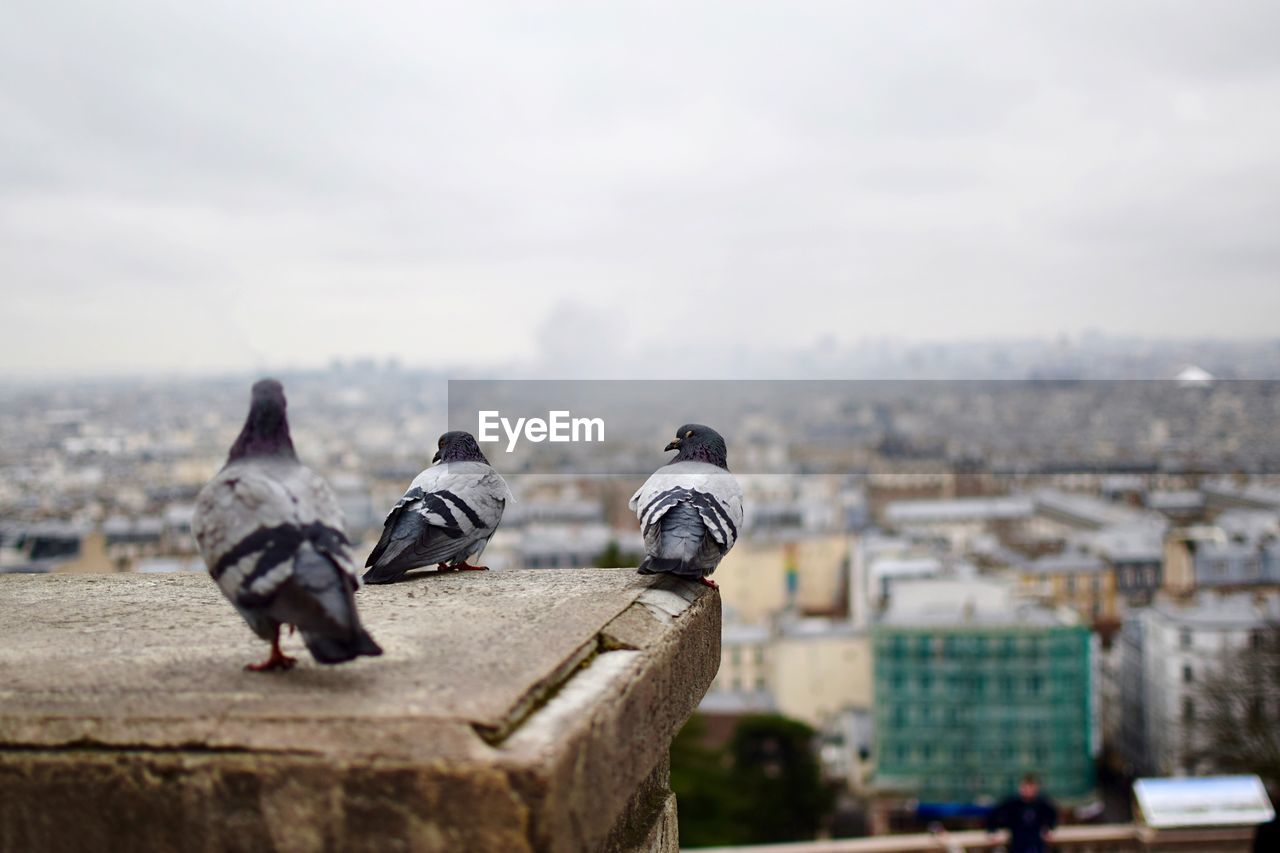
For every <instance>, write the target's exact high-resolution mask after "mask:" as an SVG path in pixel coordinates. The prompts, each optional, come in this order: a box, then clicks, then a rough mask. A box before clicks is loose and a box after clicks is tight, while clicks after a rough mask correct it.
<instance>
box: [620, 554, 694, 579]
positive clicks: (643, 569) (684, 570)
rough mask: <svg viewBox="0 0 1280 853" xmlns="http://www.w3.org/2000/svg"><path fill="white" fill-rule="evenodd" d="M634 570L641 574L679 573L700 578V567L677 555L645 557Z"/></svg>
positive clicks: (686, 576)
mask: <svg viewBox="0 0 1280 853" xmlns="http://www.w3.org/2000/svg"><path fill="white" fill-rule="evenodd" d="M636 572H637V573H638V574H642V575H658V574H668V575H679V576H680V577H682V578H693V579H694V580H700V579H701V578H702V569H700V568H698V567H697V566H695V565H694V564H693V562H692V561H691V560H681V559H680V558H678V557H645V558H644V562H642V563H641V564H640V568H638V569H636Z"/></svg>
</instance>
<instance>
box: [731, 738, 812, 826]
mask: <svg viewBox="0 0 1280 853" xmlns="http://www.w3.org/2000/svg"><path fill="white" fill-rule="evenodd" d="M815 740H816V733H815V732H814V730H813V729H811V728H809V727H808V726H806V725H805V724H804V723H801V722H798V721H796V720H791V719H788V718H786V717H782V716H777V715H768V716H764V715H762V716H754V717H744V718H743V719H742V720H741V721H740V722H739V723H738V726H737V728H736V729H734V732H733V740H732V741H731V742H730V745H729V750H730V754H731V755H732V756H733V767H734V774H733V775H734V784H735V786H736V787H737V788H738V791H739V792H740V793H741V795H742V797H743V805H744V806H745V810H744V811H743V812H742V813H740V814H739V816H738V817H739V820H740V821H741V822H742V824H743V825H744V826H745V827H747V830H748V834H749V836H750V838H749V843H766V842H772V841H795V840H803V839H811V838H813V837H814V835H815V834H816V833H817V831H818V827H819V826H820V825H821V822H822V819H823V817H824V816H825V815H826V814H827V812H828V811H829V810H830V808H831V802H832V798H831V792H830V791H829V790H828V789H827V788H826V786H824V785H823V782H822V772H821V768H820V767H819V766H818V759H817V756H816V755H815V753H814V743H815Z"/></svg>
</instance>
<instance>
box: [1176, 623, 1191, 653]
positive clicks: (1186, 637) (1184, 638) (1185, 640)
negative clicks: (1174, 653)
mask: <svg viewBox="0 0 1280 853" xmlns="http://www.w3.org/2000/svg"><path fill="white" fill-rule="evenodd" d="M1178 645H1179V646H1181V647H1182V648H1184V649H1189V648H1191V629H1190V628H1183V629H1182V630H1181V631H1179V632H1178Z"/></svg>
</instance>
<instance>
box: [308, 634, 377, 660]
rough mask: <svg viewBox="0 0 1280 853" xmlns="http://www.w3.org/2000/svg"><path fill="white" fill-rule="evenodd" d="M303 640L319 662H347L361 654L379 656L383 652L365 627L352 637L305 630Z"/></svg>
mask: <svg viewBox="0 0 1280 853" xmlns="http://www.w3.org/2000/svg"><path fill="white" fill-rule="evenodd" d="M302 641H303V642H304V643H306V644H307V651H309V652H311V656H312V657H313V658H315V659H316V662H317V663H346V662H347V661H349V660H355V659H356V658H357V657H360V656H361V655H368V656H369V657H377V656H378V655H380V654H382V647H381V646H379V645H378V644H377V643H376V642H374V639H373V637H371V636H369V632H368V631H366V630H365V629H364V628H358V629H357V630H356V633H355V635H354V636H351V637H329V636H325V635H324V634H315V633H312V632H310V631H303V632H302Z"/></svg>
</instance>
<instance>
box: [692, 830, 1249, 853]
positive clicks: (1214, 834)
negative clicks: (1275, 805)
mask: <svg viewBox="0 0 1280 853" xmlns="http://www.w3.org/2000/svg"><path fill="white" fill-rule="evenodd" d="M1253 831H1254V830H1253V827H1251V826H1244V827H1226V828H1217V827H1206V828H1195V829H1152V828H1151V827H1146V826H1138V825H1136V824H1131V823H1130V824H1106V825H1099V826H1065V827H1062V828H1060V829H1058V830H1057V831H1056V832H1054V833H1053V836H1052V839H1051V841H1050V842H1049V849H1050V850H1059V851H1069V853H1113V851H1114V853H1120V851H1125V852H1126V853H1127V851H1141V853H1158V851H1165V850H1169V851H1185V852H1186V853H1191V851H1195V853H1219V851H1220V853H1247V851H1249V850H1250V848H1251V845H1252V841H1253ZM1005 839H1006V835H1005V834H1004V833H997V834H995V835H991V834H988V833H986V832H982V831H981V830H967V831H964V832H951V833H940V834H938V835H932V834H928V833H924V834H918V835H879V836H873V837H870V838H850V839H843V840H834V841H802V842H795V843H789V844H762V845H751V846H743V847H699V848H696V851H697V853H961V851H964V853H969V851H975V850H991V851H999V850H1001V849H1003V848H1004V845H1005ZM690 853H693V849H692V848H691V849H690Z"/></svg>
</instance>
